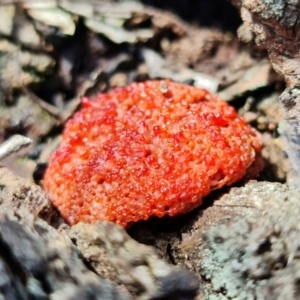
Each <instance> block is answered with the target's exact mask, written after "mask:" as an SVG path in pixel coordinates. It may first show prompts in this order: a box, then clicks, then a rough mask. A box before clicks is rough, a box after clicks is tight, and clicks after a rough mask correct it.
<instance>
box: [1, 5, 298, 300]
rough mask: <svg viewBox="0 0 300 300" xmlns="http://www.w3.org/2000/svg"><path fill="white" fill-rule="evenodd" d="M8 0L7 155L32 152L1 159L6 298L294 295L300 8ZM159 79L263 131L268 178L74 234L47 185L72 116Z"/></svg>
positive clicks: (4, 61) (4, 31) (207, 299)
mask: <svg viewBox="0 0 300 300" xmlns="http://www.w3.org/2000/svg"><path fill="white" fill-rule="evenodd" d="M13 2H14V3H12V1H4V3H3V4H1V5H0V18H2V19H3V20H4V21H5V22H4V21H3V23H5V26H4V25H3V24H1V22H0V69H1V75H0V106H1V109H0V147H1V143H4V142H5V141H7V140H8V139H9V138H10V137H12V136H13V135H15V134H21V135H24V136H27V137H29V138H31V139H32V144H31V145H30V146H27V147H22V149H21V150H19V151H16V152H15V153H12V154H10V155H7V157H5V158H3V159H1V165H2V166H1V167H0V208H1V209H0V273H1V274H2V275H3V276H2V277H3V278H5V280H3V281H1V280H0V298H1V299H2V298H3V299H124V300H125V299H141V300H142V299H145V300H146V299H149V300H150V299H162V300H163V299H165V300H167V299H178V300H179V299H186V300H188V299H198V300H200V299H203V300H225V299H239V300H242V299H298V298H299V297H300V292H299V290H300V289H299V277H298V275H299V274H298V273H299V272H298V269H299V268H298V267H297V266H298V265H299V264H300V262H298V260H299V257H300V255H299V249H300V247H299V245H298V244H299V242H298V236H299V231H300V227H299V212H300V204H299V203H300V202H299V201H298V198H299V197H298V195H299V190H298V186H299V177H298V174H297V171H299V163H298V160H299V157H300V155H299V152H298V148H299V130H298V129H299V122H298V120H299V109H298V104H299V103H300V102H299V101H298V100H299V99H298V98H299V87H298V85H299V83H298V79H297V78H299V72H298V69H297V66H299V55H298V53H299V47H300V46H299V45H300V44H299V36H298V35H296V36H295V35H292V33H291V32H292V29H291V28H293V29H294V32H300V31H299V30H298V31H297V29H299V26H300V25H298V23H299V21H297V20H300V18H299V11H297V10H294V7H296V6H297V5H298V6H300V4H299V3H298V2H297V1H296V2H297V3H296V4H294V5H290V4H289V2H288V1H281V2H287V3H286V5H282V6H280V5H279V4H276V5H275V4H274V5H273V6H272V5H271V4H268V3H269V2H268V1H263V0H256V1H252V3H251V5H250V4H249V1H242V0H233V1H231V2H232V3H233V4H234V5H235V6H234V5H233V4H231V3H230V2H227V1H225V0H214V1H210V2H208V1H205V0H198V1H192V0H190V1H179V0H178V1H163V2H162V1H154V0H143V1H110V0H97V1H96V0H95V1H81V2H80V1H78V2H74V1H62V2H61V3H56V2H55V3H52V2H51V1H35V2H32V1H30V0H28V1H24V2H22V3H21V2H19V3H18V1H13ZM37 4H39V6H38V5H37ZM268 5H270V6H268ZM267 12H268V13H267ZM276 14H277V15H280V14H282V15H283V16H284V15H285V14H286V15H289V16H294V17H295V18H294V19H292V18H283V17H282V18H281V19H280V20H281V22H278V18H277V17H275V16H276ZM57 20H62V21H61V22H60V23H59V22H58V21H57ZM291 20H295V22H294V23H293V24H292V23H291V22H292V21H291ZM297 22H298V23H297ZM272 28H273V29H274V30H273V31H272V30H271V29H272ZM241 40H242V41H241ZM282 41H284V42H282ZM291 43H293V45H294V46H291ZM283 45H287V46H286V49H285V48H284V47H285V46H283ZM285 51H286V52H285ZM285 54H286V55H285ZM291 66H296V67H295V68H294V69H291V68H292V67H291ZM274 70H275V71H276V72H278V73H276V72H275V71H274ZM278 74H280V75H278ZM297 74H298V75H297ZM297 76H298V77H297ZM155 78H171V79H172V80H174V81H178V82H184V83H188V84H192V85H195V86H199V87H204V88H207V89H209V90H211V91H212V92H215V93H218V94H219V95H220V96H221V97H222V98H223V99H224V100H226V101H228V102H230V104H231V105H233V106H234V107H235V108H236V109H237V110H238V112H239V115H240V116H242V117H244V118H245V119H246V120H247V122H248V123H250V124H251V125H252V126H253V127H255V128H256V129H257V130H258V131H259V132H260V133H261V136H262V142H263V145H264V148H263V151H262V155H263V159H264V163H265V167H264V169H263V170H262V172H261V173H260V175H259V177H258V178H256V180H248V179H244V180H242V181H240V182H238V183H236V184H235V185H234V186H232V187H225V188H222V189H220V190H217V191H214V192H212V193H211V194H210V195H209V196H207V197H206V198H205V199H204V201H203V205H202V206H201V207H199V208H197V209H195V210H193V211H191V212H190V213H188V214H185V215H181V216H178V217H174V218H170V217H167V218H162V219H158V218H152V219H150V220H148V221H144V222H138V223H136V224H133V225H132V226H131V227H130V228H129V229H128V231H127V232H126V231H125V230H124V229H123V228H121V227H119V226H117V225H115V224H110V223H106V222H100V221H99V222H96V223H95V224H81V223H80V224H77V225H75V226H72V227H70V226H68V225H67V224H65V223H64V221H63V220H62V219H61V218H60V215H59V212H57V211H56V209H55V208H54V207H53V206H52V204H51V202H50V200H49V199H48V197H47V195H45V193H44V191H43V189H42V178H43V172H44V170H45V168H46V167H47V162H48V160H49V157H50V155H51V153H52V152H53V151H54V150H55V149H56V148H57V146H58V145H59V142H60V136H61V133H62V130H63V127H64V124H65V122H66V120H67V119H68V118H69V117H70V116H72V115H73V113H74V112H75V111H76V110H77V109H78V108H79V107H80V99H81V97H82V96H84V95H87V96H91V97H92V96H93V95H95V94H97V93H99V92H105V91H107V90H109V89H111V88H113V87H116V86H124V85H127V84H129V83H131V82H134V81H143V80H146V79H155ZM279 99H280V100H279ZM287 152H288V153H289V154H290V156H288V154H287ZM293 168H294V169H295V170H294V169H293ZM2 249H5V251H3V250H2Z"/></svg>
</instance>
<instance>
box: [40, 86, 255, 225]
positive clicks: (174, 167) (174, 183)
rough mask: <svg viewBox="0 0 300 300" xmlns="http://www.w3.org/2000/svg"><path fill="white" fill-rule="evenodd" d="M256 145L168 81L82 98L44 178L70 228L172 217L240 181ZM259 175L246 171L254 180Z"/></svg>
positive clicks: (205, 96) (223, 109)
mask: <svg viewBox="0 0 300 300" xmlns="http://www.w3.org/2000/svg"><path fill="white" fill-rule="evenodd" d="M260 149H261V143H260V141H259V138H258V136H257V133H256V132H255V131H254V130H253V129H252V128H251V127H250V126H249V125H247V124H246V123H245V121H244V120H243V119H242V118H239V117H238V116H237V114H236V112H235V110H234V108H233V107H231V106H229V105H228V104H227V103H226V102H224V101H222V100H220V99H219V98H218V97H217V96H214V95H212V94H210V93H209V92H207V91H205V90H203V89H198V88H195V87H191V86H187V85H183V84H177V83H172V82H170V81H148V82H144V83H134V84H132V85H130V86H128V87H126V88H117V89H115V90H113V91H111V92H109V93H107V94H100V95H98V96H97V97H96V98H95V99H94V100H93V101H92V100H90V99H83V101H82V109H81V111H79V112H77V113H76V114H75V115H74V117H73V118H72V119H71V120H69V121H68V123H67V124H66V128H65V131H64V134H63V141H62V144H61V146H60V147H59V149H58V150H57V151H56V152H55V153H54V154H53V155H52V158H51V160H50V163H49V167H48V169H47V171H46V174H45V178H44V186H45V189H46V191H47V192H48V194H49V196H50V199H51V200H52V201H53V203H54V204H55V205H56V206H57V207H58V209H59V210H60V212H61V214H62V216H63V217H64V218H65V220H66V221H67V222H69V223H70V224H75V223H77V222H79V221H83V222H93V221H96V220H108V221H112V222H116V223H119V224H121V225H123V226H127V225H129V224H130V223H132V222H136V221H138V220H146V219H148V218H149V217H150V216H158V217H162V216H164V215H166V214H167V215H170V216H174V215H177V214H182V213H185V212H187V211H189V210H191V209H193V208H194V207H196V206H198V205H199V204H201V202H202V198H203V196H205V195H207V194H208V193H209V192H210V191H211V190H214V189H216V188H220V187H222V186H224V185H230V184H232V183H234V182H235V181H237V180H239V179H241V178H242V177H243V176H244V174H245V173H246V171H247V169H249V166H250V165H251V164H252V166H251V169H252V171H253V162H254V161H255V159H256V157H257V156H259V154H260ZM258 169H259V167H256V168H254V170H255V171H254V173H255V172H256V171H258Z"/></svg>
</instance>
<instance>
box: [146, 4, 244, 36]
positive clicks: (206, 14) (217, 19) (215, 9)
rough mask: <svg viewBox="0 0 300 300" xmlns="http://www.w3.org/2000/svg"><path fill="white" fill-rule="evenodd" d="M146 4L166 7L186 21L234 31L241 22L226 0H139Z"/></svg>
mask: <svg viewBox="0 0 300 300" xmlns="http://www.w3.org/2000/svg"><path fill="white" fill-rule="evenodd" d="M141 2H142V3H144V4H146V5H151V6H154V7H156V8H160V9H167V10H169V11H172V12H174V13H176V14H177V15H179V16H180V17H181V18H183V19H184V20H186V21H189V22H194V23H198V24H200V25H202V26H208V27H218V28H220V29H222V30H224V31H232V32H236V30H237V28H238V27H239V26H240V24H241V18H240V16H239V13H238V10H237V9H236V8H235V7H234V6H233V5H232V4H230V3H229V2H228V1H227V0H210V1H207V0H185V1H182V0H165V1H161V0H141Z"/></svg>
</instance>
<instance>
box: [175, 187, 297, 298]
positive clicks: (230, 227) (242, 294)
mask: <svg viewBox="0 0 300 300" xmlns="http://www.w3.org/2000/svg"><path fill="white" fill-rule="evenodd" d="M299 215H300V202H299V190H296V189H293V188H289V187H288V186H287V185H285V184H280V183H270V182H256V181H251V182H249V183H247V184H246V185H245V186H243V187H239V188H232V189H231V191H230V192H229V193H228V194H225V195H223V196H222V197H220V199H219V201H215V202H214V205H213V206H211V207H209V208H207V209H206V210H205V211H202V212H201V217H200V215H198V217H197V216H196V217H195V219H194V221H193V222H192V227H190V228H189V229H188V230H187V229H185V230H184V231H183V233H182V240H181V241H179V242H177V244H173V245H172V256H173V258H174V261H175V263H177V264H182V265H185V266H186V267H188V268H190V269H192V270H193V271H195V272H196V273H197V274H198V276H199V278H201V279H202V282H201V291H202V294H203V295H204V296H203V297H204V299H207V300H208V299H209V300H211V299H214V300H224V299H237V300H246V299H266V300H267V299H272V300H275V299H278V300H279V299H299V295H300V293H299V289H300V285H299V272H298V271H296V270H297V269H298V267H299V264H300V260H299V257H300V251H299V249H300V240H299V234H300V225H299V224H300V222H299Z"/></svg>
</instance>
